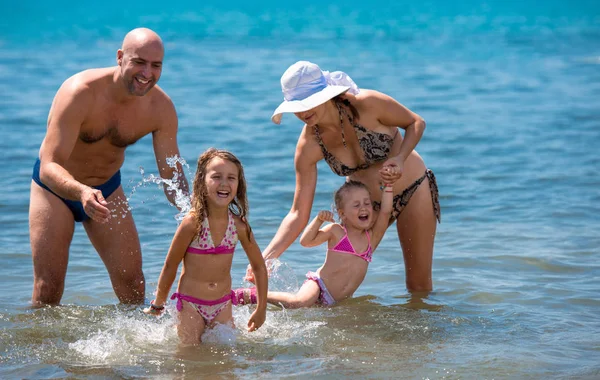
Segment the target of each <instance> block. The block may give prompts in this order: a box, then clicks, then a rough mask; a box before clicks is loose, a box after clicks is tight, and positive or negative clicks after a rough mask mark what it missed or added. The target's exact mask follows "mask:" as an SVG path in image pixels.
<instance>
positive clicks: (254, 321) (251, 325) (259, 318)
mask: <svg viewBox="0 0 600 380" xmlns="http://www.w3.org/2000/svg"><path fill="white" fill-rule="evenodd" d="M265 319H267V311H266V310H259V309H258V308H257V309H256V310H254V313H252V315H251V316H250V319H249V320H248V331H249V332H252V331H256V330H258V328H259V327H260V326H262V325H263V323H265Z"/></svg>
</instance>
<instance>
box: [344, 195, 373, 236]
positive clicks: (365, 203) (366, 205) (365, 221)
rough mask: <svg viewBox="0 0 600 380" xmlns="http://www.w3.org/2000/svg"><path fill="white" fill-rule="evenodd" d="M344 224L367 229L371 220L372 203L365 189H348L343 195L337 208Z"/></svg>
mask: <svg viewBox="0 0 600 380" xmlns="http://www.w3.org/2000/svg"><path fill="white" fill-rule="evenodd" d="M339 214H340V217H341V218H342V221H343V222H344V224H345V225H346V226H347V227H348V226H352V227H354V228H357V229H365V230H366V229H369V228H371V224H372V222H373V205H372V204H371V197H370V196H369V192H368V191H367V190H366V189H361V188H354V189H349V190H348V191H347V192H346V193H345V194H344V197H343V200H342V208H341V209H340V210H339Z"/></svg>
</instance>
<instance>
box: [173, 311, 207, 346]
mask: <svg viewBox="0 0 600 380" xmlns="http://www.w3.org/2000/svg"><path fill="white" fill-rule="evenodd" d="M182 303H183V308H182V309H181V311H180V312H179V325H177V335H179V340H180V341H181V343H183V344H186V345H188V344H198V343H200V342H201V337H202V334H203V333H204V328H205V327H206V326H205V323H204V318H202V316H201V315H200V313H198V311H197V310H196V308H194V307H193V306H192V305H190V303H188V302H187V301H183V302H182Z"/></svg>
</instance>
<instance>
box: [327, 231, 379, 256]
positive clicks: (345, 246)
mask: <svg viewBox="0 0 600 380" xmlns="http://www.w3.org/2000/svg"><path fill="white" fill-rule="evenodd" d="M342 228H343V229H344V232H345V233H346V234H345V235H344V237H343V238H341V239H340V241H338V243H337V244H336V245H335V247H333V249H331V250H332V251H333V252H339V253H348V254H350V255H354V256H358V257H360V258H361V259H363V260H365V261H366V262H368V263H370V262H371V260H372V259H373V249H372V248H371V237H370V236H369V232H368V231H365V234H367V240H368V241H369V245H368V246H367V249H366V250H365V251H364V252H363V253H357V252H356V250H355V249H354V247H353V246H352V243H351V242H350V239H348V231H346V227H344V226H342Z"/></svg>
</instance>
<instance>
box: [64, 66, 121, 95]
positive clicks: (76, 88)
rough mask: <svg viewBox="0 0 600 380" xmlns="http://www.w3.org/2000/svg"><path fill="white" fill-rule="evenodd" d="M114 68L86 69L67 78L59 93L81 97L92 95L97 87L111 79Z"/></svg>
mask: <svg viewBox="0 0 600 380" xmlns="http://www.w3.org/2000/svg"><path fill="white" fill-rule="evenodd" d="M113 72H114V68H101V69H87V70H83V71H80V72H78V73H76V74H73V75H72V76H70V77H69V78H67V79H66V80H65V81H64V82H63V84H62V85H61V87H60V90H59V93H67V94H72V95H78V96H81V95H82V94H85V93H89V94H91V93H93V92H94V91H95V90H96V89H97V88H98V86H102V85H104V84H105V83H106V82H107V81H108V80H110V78H111V77H112V73H113Z"/></svg>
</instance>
